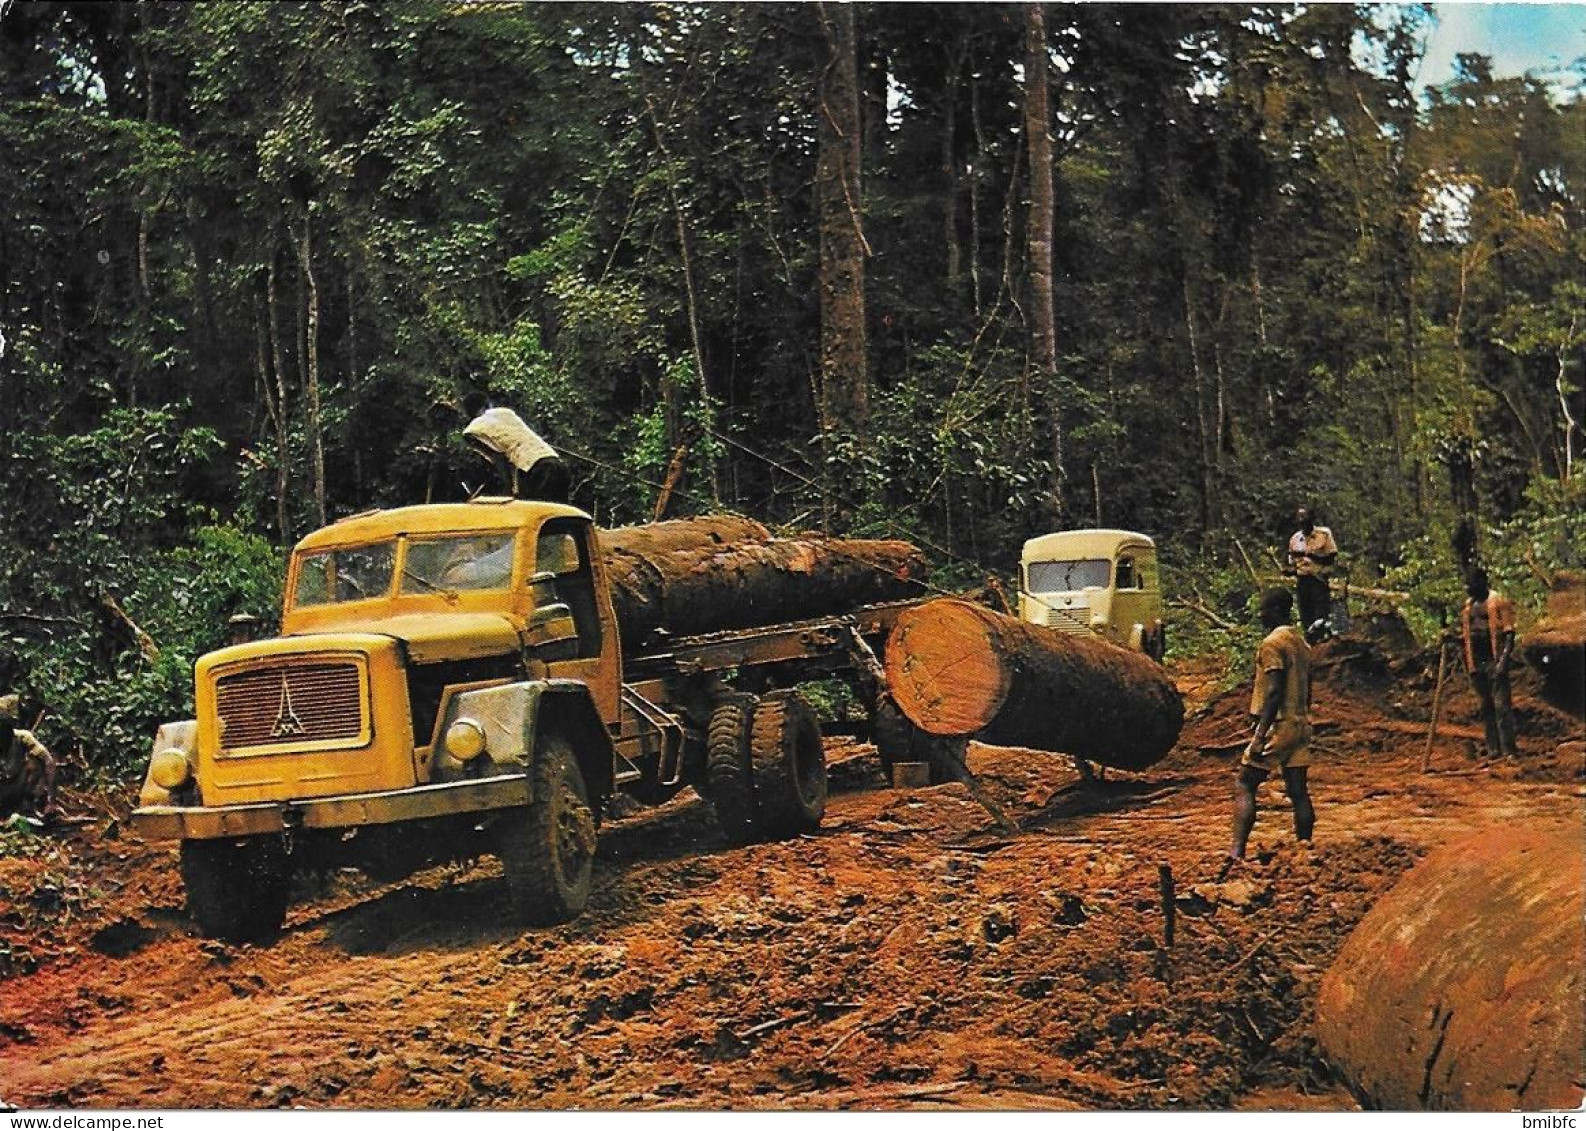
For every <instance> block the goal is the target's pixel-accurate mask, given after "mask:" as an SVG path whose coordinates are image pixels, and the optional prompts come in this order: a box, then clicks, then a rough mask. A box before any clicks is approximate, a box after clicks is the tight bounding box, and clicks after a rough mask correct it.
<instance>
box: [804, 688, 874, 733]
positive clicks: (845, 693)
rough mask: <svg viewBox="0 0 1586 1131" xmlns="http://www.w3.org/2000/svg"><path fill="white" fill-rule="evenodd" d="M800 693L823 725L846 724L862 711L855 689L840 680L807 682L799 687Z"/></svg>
mask: <svg viewBox="0 0 1586 1131" xmlns="http://www.w3.org/2000/svg"><path fill="white" fill-rule="evenodd" d="M798 693H799V694H800V695H802V696H803V697H804V699H805V701H806V702H807V703H809V705H810V706H811V707H812V708H814V710H815V717H816V718H818V719H819V720H820V721H821V722H823V723H837V722H846V721H847V720H848V719H850V718H852V717H853V712H854V711H856V710H860V711H862V710H863V708H860V707H859V704H858V701H857V700H856V699H855V698H854V689H853V688H852V687H850V686H849V685H848V683H847V682H845V681H844V680H840V679H835V678H833V679H815V680H807V681H805V682H804V683H801V684H799V685H798Z"/></svg>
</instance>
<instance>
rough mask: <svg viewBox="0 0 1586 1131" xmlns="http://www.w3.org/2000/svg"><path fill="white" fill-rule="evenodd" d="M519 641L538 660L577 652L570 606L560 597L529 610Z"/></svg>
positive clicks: (563, 657)
mask: <svg viewBox="0 0 1586 1131" xmlns="http://www.w3.org/2000/svg"><path fill="white" fill-rule="evenodd" d="M523 642H524V644H525V645H527V646H528V647H529V648H532V649H533V650H534V652H535V654H536V655H537V656H538V657H539V658H540V659H542V660H545V661H547V662H549V663H555V662H556V661H558V660H571V659H573V658H575V657H576V656H577V655H578V626H577V625H576V624H574V623H573V610H572V609H570V608H568V607H567V606H566V605H564V604H563V603H562V602H560V601H553V602H552V603H550V604H548V605H541V606H539V607H538V608H536V609H535V610H534V611H533V612H532V613H530V614H529V620H528V624H526V625H525V626H524V629H523Z"/></svg>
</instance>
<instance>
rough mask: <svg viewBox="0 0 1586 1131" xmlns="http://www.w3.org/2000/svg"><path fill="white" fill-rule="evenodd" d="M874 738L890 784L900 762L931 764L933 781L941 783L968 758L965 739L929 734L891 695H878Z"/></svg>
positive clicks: (872, 719)
mask: <svg viewBox="0 0 1586 1131" xmlns="http://www.w3.org/2000/svg"><path fill="white" fill-rule="evenodd" d="M870 738H871V740H872V741H873V742H874V743H875V745H876V758H877V760H878V761H879V762H880V763H881V775H882V777H884V778H886V779H887V784H888V785H890V784H892V767H893V766H894V765H896V764H897V763H899V762H924V763H926V765H928V766H930V768H931V771H930V773H931V778H930V780H931V784H932V785H941V784H942V783H943V782H947V781H953V780H955V775H954V774H953V773H952V772H951V770H950V765H951V763H952V762H955V761H956V762H962V761H963V760H964V747H965V742H964V740H963V739H961V738H939V737H937V736H936V735H933V734H926V733H925V732H924V731H923V730H921V729H920V728H919V727H917V726H915V725H914V724H913V723H912V722H910V721H909V718H908V716H907V715H905V714H904V713H903V712H902V711H900V710H898V705H897V704H896V703H894V702H893V701H892V699H891V697H890V696H884V697H882V698H880V699H878V700H877V702H876V706H875V709H874V710H873V711H872V712H871V714H870Z"/></svg>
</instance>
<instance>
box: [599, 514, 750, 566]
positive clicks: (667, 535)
mask: <svg viewBox="0 0 1586 1131" xmlns="http://www.w3.org/2000/svg"><path fill="white" fill-rule="evenodd" d="M770 540H771V532H770V531H769V530H767V529H766V528H765V527H764V526H762V525H761V524H760V523H758V522H756V521H755V520H754V519H752V518H743V517H740V516H739V515H735V514H707V515H701V516H699V517H698V518H674V519H671V520H669V521H667V522H648V523H644V524H642V525H639V526H616V527H613V528H612V529H610V530H602V531H601V532H600V547H601V549H602V550H603V551H605V555H606V560H607V562H608V564H609V562H610V561H611V557H612V552H613V551H620V552H624V553H630V554H637V555H638V556H640V557H647V556H653V555H658V554H669V553H674V552H677V551H697V550H703V549H710V548H712V547H716V546H722V545H725V544H727V543H730V542H769V541H770Z"/></svg>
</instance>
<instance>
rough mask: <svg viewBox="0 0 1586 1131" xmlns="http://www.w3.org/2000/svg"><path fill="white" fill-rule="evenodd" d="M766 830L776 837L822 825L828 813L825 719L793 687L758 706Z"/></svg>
mask: <svg viewBox="0 0 1586 1131" xmlns="http://www.w3.org/2000/svg"><path fill="white" fill-rule="evenodd" d="M749 746H750V750H751V752H752V754H753V761H754V791H755V802H756V808H757V810H758V812H759V818H760V820H759V824H760V831H761V833H763V834H764V835H765V836H766V837H768V838H770V839H773V840H781V839H784V838H786V837H791V836H797V835H798V834H799V833H803V832H809V831H810V830H811V829H815V828H819V827H820V823H821V816H822V815H823V814H824V813H825V812H826V749H825V747H824V746H823V745H822V743H821V728H820V723H818V722H817V721H816V719H815V712H814V711H812V710H811V709H810V706H809V704H808V703H806V702H804V700H803V699H801V698H799V696H798V694H797V693H796V692H793V691H773V692H771V693H770V694H769V695H767V696H765V697H764V698H763V699H761V700H760V702H759V703H757V704H756V705H755V709H754V718H753V722H752V725H751V728H750V739H749Z"/></svg>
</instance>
